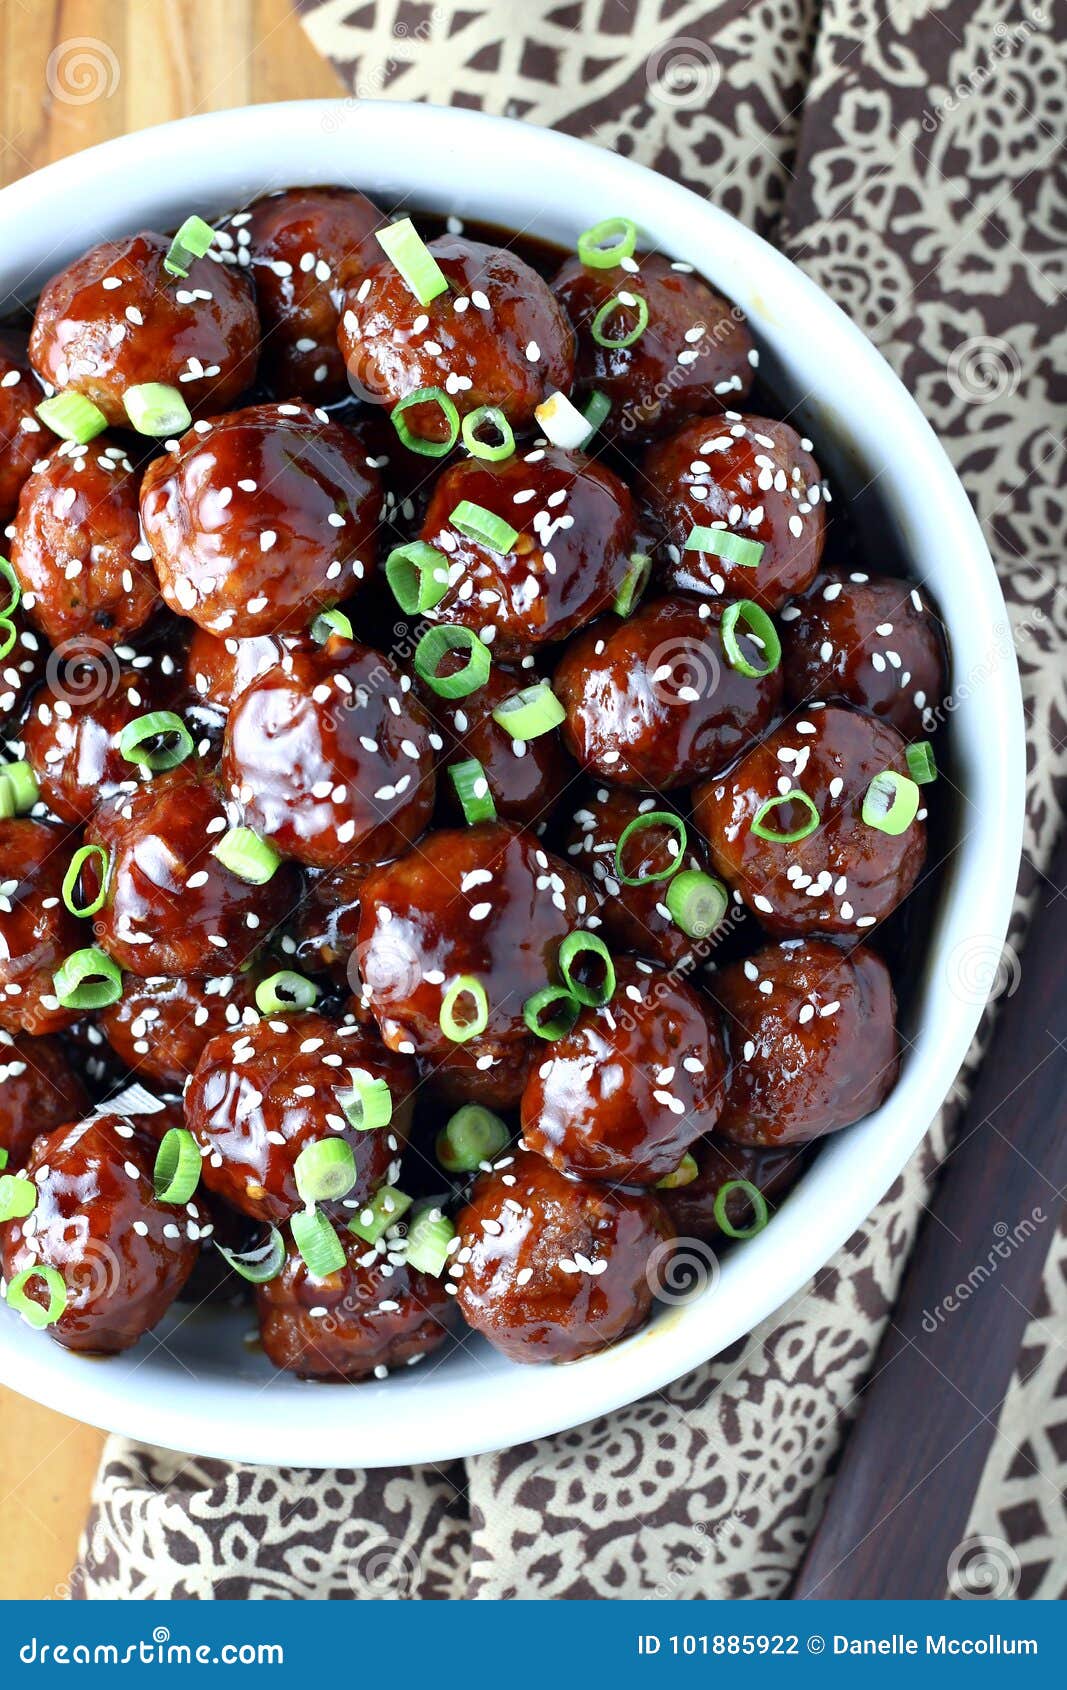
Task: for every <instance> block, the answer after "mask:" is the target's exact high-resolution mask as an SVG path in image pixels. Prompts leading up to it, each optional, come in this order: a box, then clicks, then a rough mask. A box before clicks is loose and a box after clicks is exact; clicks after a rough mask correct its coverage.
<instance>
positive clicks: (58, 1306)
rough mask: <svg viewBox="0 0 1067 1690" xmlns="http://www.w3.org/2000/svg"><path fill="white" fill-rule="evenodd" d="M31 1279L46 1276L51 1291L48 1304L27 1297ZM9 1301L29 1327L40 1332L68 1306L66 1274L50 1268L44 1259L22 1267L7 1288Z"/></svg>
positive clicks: (52, 1323)
mask: <svg viewBox="0 0 1067 1690" xmlns="http://www.w3.org/2000/svg"><path fill="white" fill-rule="evenodd" d="M31 1279H43V1281H44V1284H45V1289H46V1290H47V1292H48V1306H47V1308H42V1307H41V1305H40V1303H38V1302H35V1301H34V1299H33V1298H32V1297H27V1295H26V1286H27V1285H28V1284H29V1282H30V1280H31ZM6 1301H7V1305H8V1308H11V1309H14V1310H15V1313H16V1314H20V1315H21V1316H22V1318H23V1320H24V1321H25V1322H26V1324H27V1326H33V1327H35V1328H36V1330H37V1331H38V1332H40V1331H42V1330H43V1328H44V1327H46V1326H54V1325H55V1323H56V1321H57V1320H58V1319H59V1318H60V1316H61V1315H62V1313H63V1310H64V1309H65V1308H66V1306H67V1287H66V1284H65V1283H64V1280H63V1275H62V1274H61V1273H60V1272H59V1270H58V1268H54V1267H49V1266H48V1265H47V1264H46V1263H44V1262H38V1263H37V1265H36V1267H28V1268H23V1270H22V1272H21V1273H17V1274H16V1275H15V1277H14V1279H13V1280H12V1281H11V1283H10V1284H9V1286H8V1288H7V1294H6Z"/></svg>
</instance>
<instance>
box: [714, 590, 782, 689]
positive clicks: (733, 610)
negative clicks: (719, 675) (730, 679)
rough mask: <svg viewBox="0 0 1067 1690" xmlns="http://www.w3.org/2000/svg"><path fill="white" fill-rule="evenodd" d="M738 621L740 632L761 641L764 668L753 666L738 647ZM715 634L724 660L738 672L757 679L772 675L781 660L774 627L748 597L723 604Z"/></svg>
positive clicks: (768, 618)
mask: <svg viewBox="0 0 1067 1690" xmlns="http://www.w3.org/2000/svg"><path fill="white" fill-rule="evenodd" d="M739 622H740V623H741V630H740V631H741V633H747V634H748V635H749V636H750V637H752V638H755V639H756V640H758V641H759V643H760V644H761V645H762V647H763V652H764V656H765V657H766V659H767V663H766V667H765V668H763V669H759V668H757V667H756V665H755V664H754V663H752V662H751V661H750V660H749V659H748V658H747V657H746V656H745V654H744V652H743V651H742V650H741V644H740V640H739V638H738V623H739ZM719 637H720V639H721V640H722V649H723V651H724V652H725V654H726V661H727V663H728V664H729V665H730V668H731V669H736V670H737V673H738V674H739V675H748V676H750V677H752V678H753V679H756V680H759V679H762V677H763V676H764V675H773V674H774V671H775V670H776V669H777V667H778V665H779V663H780V662H781V661H782V642H781V640H780V639H779V637H778V630H777V628H776V627H775V625H774V623H773V622H772V621H771V619H770V617H769V616H768V615H767V612H766V611H765V610H764V609H763V608H762V606H760V605H758V604H754V603H753V602H752V600H751V599H738V600H737V601H736V602H735V603H734V604H728V605H727V606H726V609H725V610H724V611H723V615H722V621H721V623H720V624H719Z"/></svg>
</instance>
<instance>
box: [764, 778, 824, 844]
mask: <svg viewBox="0 0 1067 1690" xmlns="http://www.w3.org/2000/svg"><path fill="white" fill-rule="evenodd" d="M783 804H799V805H800V806H801V808H802V809H804V810H807V812H808V813H807V815H806V817H805V818H804V820H803V821H802V822H801V824H800V826H799V827H794V828H791V829H790V830H788V831H787V832H785V833H781V832H779V831H777V830H776V829H775V828H771V827H768V826H767V817H768V816H769V815H771V814H773V812H774V811H775V810H777V809H780V808H781V807H782V805H783ZM821 820H822V818H821V816H820V815H819V812H818V810H817V809H816V808H815V805H814V804H813V803H812V801H811V799H810V798H809V797H808V795H807V793H806V792H801V790H800V788H799V787H798V786H795V787H793V788H792V789H791V790H790V791H789V792H780V793H779V794H778V796H777V797H776V798H768V799H767V800H766V802H765V803H763V804H761V805H760V807H759V809H758V810H757V811H756V814H755V815H754V816H753V818H752V824H751V828H750V830H749V831H750V832H752V833H754V834H755V835H756V838H757V839H766V840H768V841H769V842H770V844H772V845H795V844H797V842H798V841H799V840H801V839H807V838H808V836H809V834H812V833H814V832H815V829H816V828H817V827H818V825H819V823H820V821H821Z"/></svg>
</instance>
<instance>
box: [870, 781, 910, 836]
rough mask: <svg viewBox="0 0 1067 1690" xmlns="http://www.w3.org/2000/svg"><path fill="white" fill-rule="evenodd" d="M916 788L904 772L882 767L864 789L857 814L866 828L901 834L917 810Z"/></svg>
mask: <svg viewBox="0 0 1067 1690" xmlns="http://www.w3.org/2000/svg"><path fill="white" fill-rule="evenodd" d="M919 802H920V793H919V788H918V786H917V785H916V783H915V781H913V780H911V779H910V777H909V776H908V775H898V774H897V772H896V770H895V769H883V770H882V772H881V774H880V775H875V777H874V779H873V780H872V782H871V784H870V786H869V787H868V788H867V792H866V796H865V797H864V800H863V809H862V811H861V814H862V816H863V819H864V821H865V822H866V824H867V826H868V827H876V828H877V829H878V831H879V833H890V834H893V835H894V836H895V835H896V834H899V833H904V832H906V830H907V829H908V828H909V827H910V826H911V824H912V822H913V821H914V820H915V817H916V815H917V813H918V809H919Z"/></svg>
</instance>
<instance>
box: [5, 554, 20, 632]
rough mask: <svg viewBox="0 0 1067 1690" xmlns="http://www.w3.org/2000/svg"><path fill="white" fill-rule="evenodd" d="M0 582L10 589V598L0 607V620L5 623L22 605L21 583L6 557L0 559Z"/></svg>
mask: <svg viewBox="0 0 1067 1690" xmlns="http://www.w3.org/2000/svg"><path fill="white" fill-rule="evenodd" d="M0 580H4V581H6V582H7V584H8V586H9V587H10V588H11V597H10V598H9V599H8V600H7V602H6V604H3V605H0V618H2V619H3V620H4V621H5V622H6V621H7V620H8V619H9V618H10V617H11V616H12V615H13V614H14V612H15V611H16V610H17V609H18V607H19V605H20V604H21V603H22V583H21V581H20V580H19V578H18V576H17V575H16V574H15V571H14V569H13V568H12V566H11V564H10V563H8V561H7V558H6V557H0Z"/></svg>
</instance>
